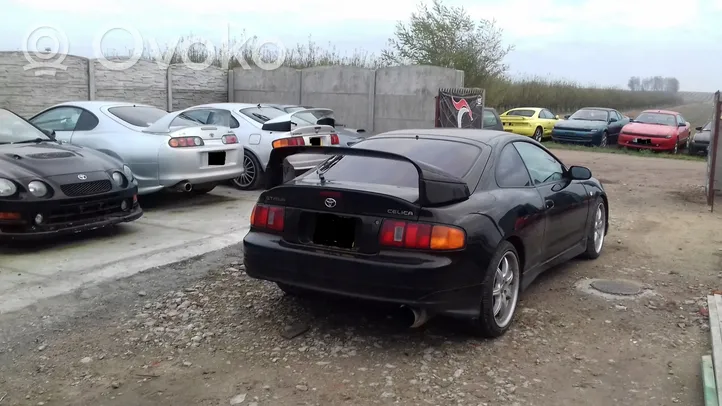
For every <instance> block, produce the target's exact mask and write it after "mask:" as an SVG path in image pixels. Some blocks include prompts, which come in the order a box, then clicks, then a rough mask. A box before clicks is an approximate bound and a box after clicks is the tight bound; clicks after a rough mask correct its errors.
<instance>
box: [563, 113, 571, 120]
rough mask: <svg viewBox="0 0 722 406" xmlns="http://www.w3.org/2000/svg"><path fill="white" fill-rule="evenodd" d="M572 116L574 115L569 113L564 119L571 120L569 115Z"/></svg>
mask: <svg viewBox="0 0 722 406" xmlns="http://www.w3.org/2000/svg"><path fill="white" fill-rule="evenodd" d="M571 116H572V115H571V114H567V115H566V116H564V119H565V120H569V117H571Z"/></svg>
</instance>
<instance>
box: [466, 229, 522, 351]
mask: <svg viewBox="0 0 722 406" xmlns="http://www.w3.org/2000/svg"><path fill="white" fill-rule="evenodd" d="M504 261H506V266H507V268H506V269H508V271H509V272H511V280H507V279H506V278H503V277H502V276H503V275H502V273H501V272H502V269H504ZM497 276H498V277H497ZM520 276H521V262H520V260H519V254H518V253H517V252H516V248H514V246H513V245H511V243H509V242H508V241H503V242H502V243H501V244H499V247H498V248H497V249H496V252H495V253H494V255H493V256H492V258H491V261H490V263H489V268H487V269H486V272H485V276H484V281H483V282H482V293H481V300H480V302H481V306H480V309H479V317H478V318H477V319H475V320H473V321H472V324H471V330H472V333H473V334H474V335H477V336H481V337H485V338H496V337H499V336H501V335H503V334H504V333H505V332H506V331H507V330H508V329H509V326H511V324H512V322H513V320H514V315H515V313H516V307H517V304H518V302H519V293H520V287H521V278H520ZM500 283H501V286H499V284H500ZM495 290H496V291H499V290H500V292H499V293H500V295H499V296H498V298H495V294H494V292H495ZM502 297H504V298H505V299H503V300H504V301H503V302H499V301H500V300H502ZM504 302H506V303H507V305H506V306H505V305H504V304H503V303H504ZM499 303H500V304H499ZM496 306H500V308H499V309H498V312H499V315H498V316H501V317H497V315H496V313H497V312H496V311H495V307H496Z"/></svg>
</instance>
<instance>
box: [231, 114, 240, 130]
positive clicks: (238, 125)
mask: <svg viewBox="0 0 722 406" xmlns="http://www.w3.org/2000/svg"><path fill="white" fill-rule="evenodd" d="M240 126H241V125H240V124H239V123H238V120H236V118H235V117H233V116H231V128H238V127H240Z"/></svg>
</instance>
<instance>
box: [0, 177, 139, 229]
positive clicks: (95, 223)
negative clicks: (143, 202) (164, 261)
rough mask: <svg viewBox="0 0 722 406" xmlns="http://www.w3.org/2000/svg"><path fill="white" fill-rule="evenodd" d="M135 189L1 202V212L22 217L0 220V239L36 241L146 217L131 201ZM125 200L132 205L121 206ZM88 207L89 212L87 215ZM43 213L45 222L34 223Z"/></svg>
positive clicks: (136, 204)
mask: <svg viewBox="0 0 722 406" xmlns="http://www.w3.org/2000/svg"><path fill="white" fill-rule="evenodd" d="M135 193H136V191H135V188H133V189H128V190H126V191H123V192H119V193H111V194H105V195H100V196H92V197H90V198H75V199H64V200H62V201H58V200H55V201H53V200H50V201H46V202H11V203H10V202H2V203H0V211H1V212H12V213H20V216H21V217H20V220H12V221H10V220H4V221H0V240H33V239H43V238H49V237H55V236H60V235H67V234H73V233H78V232H82V231H88V230H93V229H97V228H103V227H107V226H112V225H115V224H119V223H126V222H130V221H134V220H137V219H139V218H140V217H142V216H143V210H142V209H141V207H140V205H138V203H137V202H136V203H135V204H132V201H133V195H134V194H135ZM123 200H125V201H126V202H131V203H129V206H130V208H129V209H128V210H127V211H122V210H121V209H120V203H121V202H122V201H123ZM84 210H87V213H88V214H87V215H86V214H84V212H83V211H84ZM38 214H41V215H43V217H44V218H45V221H44V222H43V223H41V224H39V225H38V224H35V222H34V220H35V216H36V215H38Z"/></svg>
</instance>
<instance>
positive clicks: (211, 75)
mask: <svg viewBox="0 0 722 406" xmlns="http://www.w3.org/2000/svg"><path fill="white" fill-rule="evenodd" d="M169 77H170V78H171V85H170V90H171V98H170V99H171V100H172V108H171V110H181V109H185V108H188V107H192V106H197V105H199V104H207V103H225V102H227V101H228V100H229V99H228V70H226V69H221V68H217V67H215V66H210V67H208V68H206V69H203V70H200V71H199V70H193V69H191V68H189V67H187V66H185V65H171V67H170V74H169Z"/></svg>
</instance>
